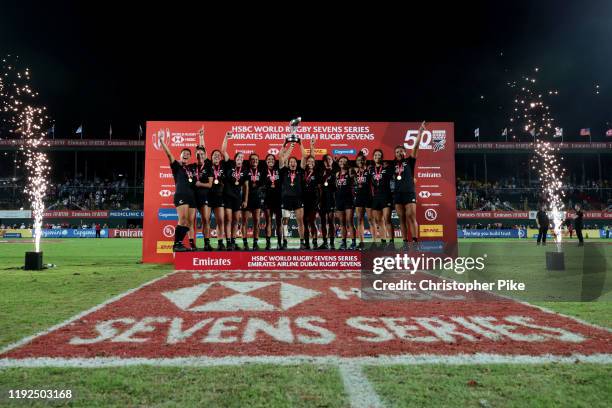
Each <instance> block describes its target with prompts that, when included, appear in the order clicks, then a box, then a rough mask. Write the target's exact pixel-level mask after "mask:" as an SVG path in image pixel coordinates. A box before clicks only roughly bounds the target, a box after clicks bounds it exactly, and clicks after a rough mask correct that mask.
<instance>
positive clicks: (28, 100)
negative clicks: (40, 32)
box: [0, 55, 50, 269]
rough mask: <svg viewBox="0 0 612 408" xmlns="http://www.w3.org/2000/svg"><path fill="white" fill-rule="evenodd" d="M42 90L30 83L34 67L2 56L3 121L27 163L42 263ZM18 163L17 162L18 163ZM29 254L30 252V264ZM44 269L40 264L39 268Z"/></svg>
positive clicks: (44, 158) (0, 102)
mask: <svg viewBox="0 0 612 408" xmlns="http://www.w3.org/2000/svg"><path fill="white" fill-rule="evenodd" d="M37 97H38V93H37V92H35V91H34V90H33V89H32V87H31V86H30V70H29V69H28V68H25V69H23V70H20V69H19V68H18V57H12V56H10V55H8V56H6V57H5V58H3V59H2V73H1V76H0V112H1V115H2V122H3V123H2V125H3V127H5V128H8V129H9V132H11V133H13V134H14V138H15V139H18V140H19V143H18V145H19V153H20V158H21V160H19V161H18V162H21V163H22V164H23V166H24V167H25V172H26V175H27V183H26V187H25V192H26V193H27V195H28V197H29V199H30V203H31V208H32V218H33V219H34V237H35V238H34V243H35V254H37V255H36V258H37V259H38V262H37V264H38V265H40V266H41V267H42V252H41V251H40V238H41V235H42V233H41V229H42V218H43V212H44V209H45V204H44V198H45V194H46V191H47V187H48V175H49V170H50V166H49V160H48V158H47V154H46V153H45V152H43V151H42V148H43V147H44V146H46V145H47V141H46V140H45V135H46V134H45V131H44V129H45V127H44V126H45V123H46V122H47V120H48V117H47V116H46V114H45V111H46V108H45V107H41V106H38V105H37V104H36V98H37ZM15 165H17V163H15ZM28 254H32V253H27V254H26V267H27V266H28V265H27V263H28V262H27V260H28ZM37 269H40V268H37Z"/></svg>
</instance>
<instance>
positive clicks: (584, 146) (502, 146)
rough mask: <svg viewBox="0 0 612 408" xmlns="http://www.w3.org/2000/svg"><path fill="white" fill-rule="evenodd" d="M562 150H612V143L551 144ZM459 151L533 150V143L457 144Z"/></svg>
mask: <svg viewBox="0 0 612 408" xmlns="http://www.w3.org/2000/svg"><path fill="white" fill-rule="evenodd" d="M551 145H553V146H555V147H557V148H559V149H561V150H591V149H592V150H602V149H603V150H612V142H563V143H555V142H553V143H551ZM456 146H457V150H458V151H459V152H461V151H462V150H533V143H532V142H457V144H456Z"/></svg>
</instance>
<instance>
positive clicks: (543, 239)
mask: <svg viewBox="0 0 612 408" xmlns="http://www.w3.org/2000/svg"><path fill="white" fill-rule="evenodd" d="M546 234H548V227H544V226H541V227H540V229H539V230H538V244H539V243H540V241H541V242H542V243H543V244H545V243H546Z"/></svg>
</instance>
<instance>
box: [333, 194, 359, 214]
mask: <svg viewBox="0 0 612 408" xmlns="http://www.w3.org/2000/svg"><path fill="white" fill-rule="evenodd" d="M351 208H355V206H354V205H353V197H343V196H336V211H345V210H350V209H351Z"/></svg>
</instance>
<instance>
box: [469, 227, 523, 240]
mask: <svg viewBox="0 0 612 408" xmlns="http://www.w3.org/2000/svg"><path fill="white" fill-rule="evenodd" d="M526 234H527V232H526V231H525V230H522V229H497V230H486V229H483V230H478V229H474V230H470V229H466V230H463V229H460V230H457V238H525V237H526Z"/></svg>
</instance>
